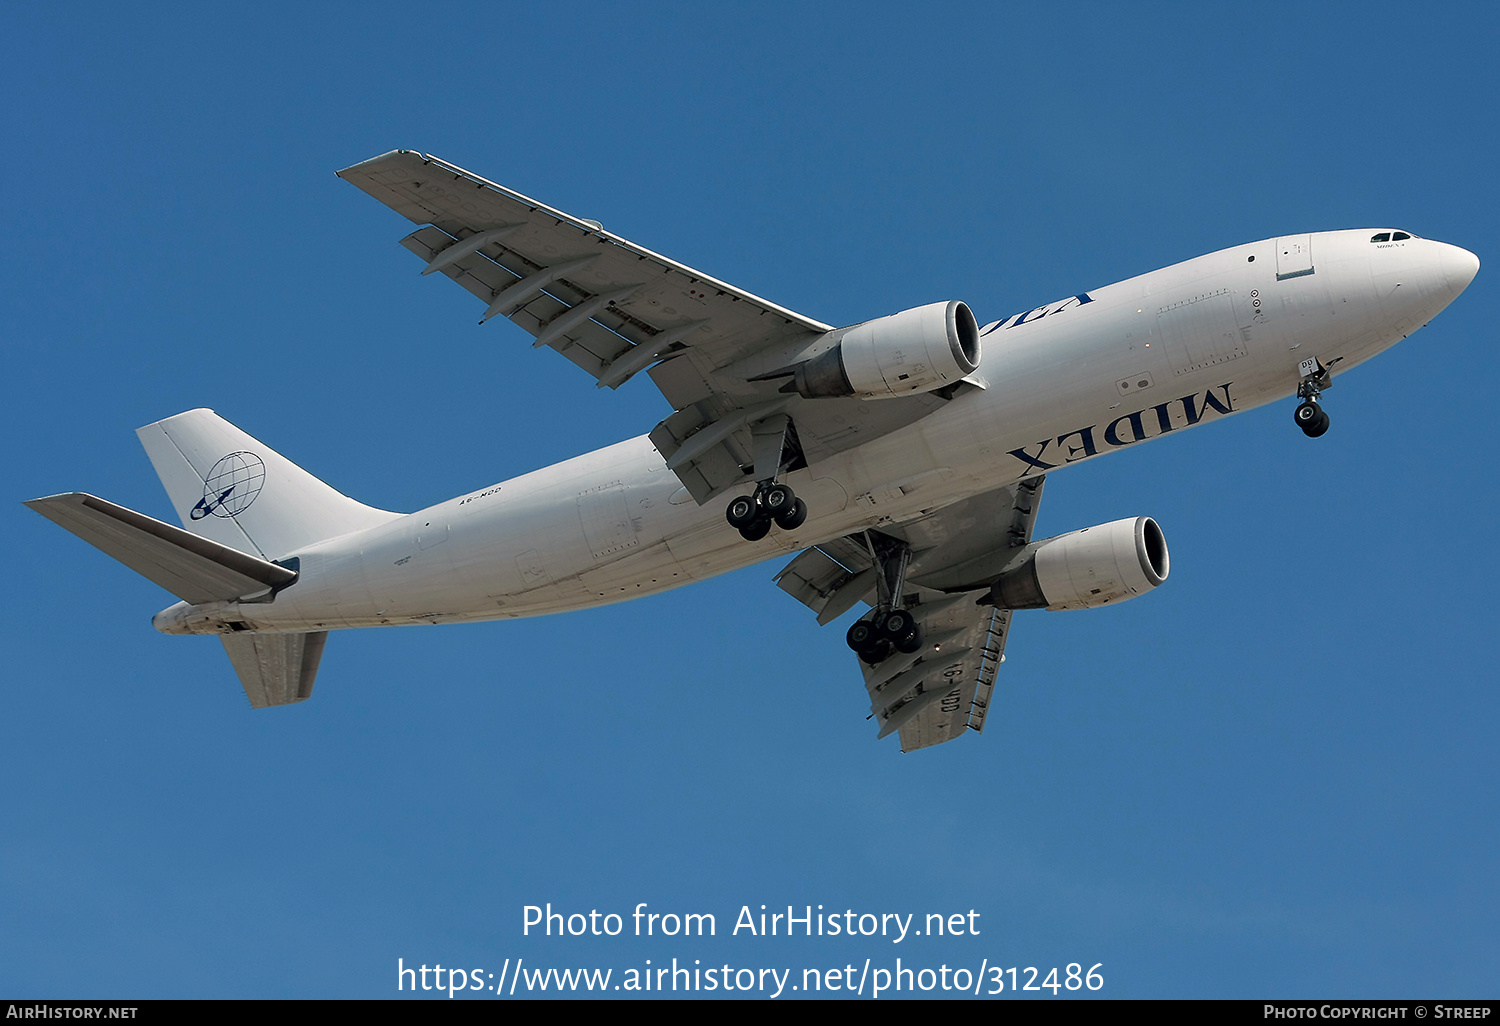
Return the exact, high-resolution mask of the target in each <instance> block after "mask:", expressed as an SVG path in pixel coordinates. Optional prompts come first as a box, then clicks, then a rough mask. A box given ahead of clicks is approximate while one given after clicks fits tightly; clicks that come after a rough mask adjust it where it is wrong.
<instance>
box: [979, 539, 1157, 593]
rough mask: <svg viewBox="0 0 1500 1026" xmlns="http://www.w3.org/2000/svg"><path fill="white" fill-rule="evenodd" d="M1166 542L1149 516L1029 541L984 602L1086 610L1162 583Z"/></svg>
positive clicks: (1002, 574) (1146, 590)
mask: <svg viewBox="0 0 1500 1026" xmlns="http://www.w3.org/2000/svg"><path fill="white" fill-rule="evenodd" d="M1170 568H1171V560H1170V559H1169V558H1168V556H1167V540H1166V538H1165V536H1163V534H1162V532H1161V528H1160V527H1158V526H1157V523H1156V521H1155V520H1152V519H1151V518H1150V517H1128V518H1126V519H1124V520H1116V521H1114V522H1113V523H1109V524H1101V525H1099V526H1098V527H1086V528H1084V529H1083V530H1082V531H1074V532H1072V533H1071V534H1060V535H1058V536H1057V537H1055V538H1047V539H1045V540H1044V541H1039V542H1032V543H1031V544H1030V545H1028V546H1026V548H1025V549H1023V550H1022V551H1021V555H1020V557H1019V559H1018V560H1017V561H1013V562H1012V563H1011V565H1010V566H1008V567H1006V569H1005V570H1004V571H1003V572H1002V573H1001V575H1000V578H999V579H998V580H997V581H995V584H994V587H993V588H992V589H991V590H990V594H989V601H991V602H993V603H994V604H995V605H997V606H1000V607H1002V608H1005V609H1041V608H1046V609H1091V608H1093V607H1095V606H1103V605H1107V604H1109V603H1111V602H1121V601H1124V600H1125V599H1129V598H1135V597H1136V596H1137V595H1142V594H1144V593H1146V592H1148V591H1150V590H1151V589H1152V588H1154V587H1156V586H1157V585H1158V584H1160V583H1162V582H1163V581H1165V580H1166V579H1167V572H1168V570H1169V569H1170Z"/></svg>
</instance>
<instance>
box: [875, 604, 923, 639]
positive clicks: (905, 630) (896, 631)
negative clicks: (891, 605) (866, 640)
mask: <svg viewBox="0 0 1500 1026" xmlns="http://www.w3.org/2000/svg"><path fill="white" fill-rule="evenodd" d="M916 629H917V618H916V617H914V616H912V615H911V614H910V613H908V612H907V611H906V610H904V609H893V610H891V611H890V612H889V613H887V614H886V616H885V622H884V623H882V624H881V625H880V634H881V637H883V638H885V639H886V640H888V641H890V642H891V643H892V644H896V645H900V644H901V642H902V641H904V640H905V639H906V638H907V637H908V636H910V635H911V633H912V632H913V631H915V630H916Z"/></svg>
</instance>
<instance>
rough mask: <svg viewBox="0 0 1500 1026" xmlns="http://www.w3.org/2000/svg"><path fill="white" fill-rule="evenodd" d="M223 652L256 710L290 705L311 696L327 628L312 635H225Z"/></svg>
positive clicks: (222, 639) (326, 636) (221, 637)
mask: <svg viewBox="0 0 1500 1026" xmlns="http://www.w3.org/2000/svg"><path fill="white" fill-rule="evenodd" d="M220 640H221V641H223V642H224V651H226V652H228V653H229V661H230V662H231V663H233V664H234V672H235V673H237V674H239V676H240V684H242V685H243V686H244V688H245V697H246V698H248V699H250V704H251V705H253V706H254V707H255V708H257V709H264V708H266V706H269V705H291V704H292V703H293V702H300V701H302V700H303V699H305V698H308V697H309V696H311V695H312V689H313V678H314V677H316V676H317V675H318V662H319V660H321V659H322V658H323V644H324V642H326V641H327V640H328V632H327V631H315V632H312V633H310V634H223V635H220Z"/></svg>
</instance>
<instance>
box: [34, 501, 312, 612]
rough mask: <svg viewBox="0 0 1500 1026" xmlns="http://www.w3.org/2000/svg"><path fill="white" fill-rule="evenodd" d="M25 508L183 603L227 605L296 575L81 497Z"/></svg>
mask: <svg viewBox="0 0 1500 1026" xmlns="http://www.w3.org/2000/svg"><path fill="white" fill-rule="evenodd" d="M26 505H28V506H30V507H31V508H32V509H34V510H36V511H37V512H38V513H40V514H41V515H42V516H44V517H46V518H47V519H48V520H50V521H52V522H53V523H55V524H57V525H58V526H59V527H63V528H66V529H67V530H69V531H72V532H73V533H74V534H76V535H78V537H80V538H82V539H83V540H84V541H86V542H88V543H89V544H90V545H92V546H94V547H95V548H97V549H99V550H101V551H102V552H104V553H105V554H106V555H109V556H113V557H114V558H115V559H118V560H119V561H120V562H121V563H124V564H125V565H126V566H128V567H130V569H132V570H134V571H135V572H136V573H138V574H141V575H142V576H143V577H146V578H148V579H150V580H152V581H154V582H155V583H157V584H159V585H161V586H162V587H163V588H165V589H167V590H168V591H170V592H171V593H172V594H173V595H176V596H177V597H178V598H180V599H183V600H184V601H187V602H191V603H194V604H198V603H201V602H214V601H221V600H222V601H229V600H233V599H239V598H248V597H251V596H255V595H260V594H264V593H266V592H268V591H270V590H271V589H272V588H278V587H285V586H286V585H288V584H290V583H291V582H293V581H295V580H296V579H297V573H296V571H294V570H289V569H287V568H286V567H284V566H280V565H278V564H276V563H270V562H267V561H266V560H264V559H261V558H260V557H258V556H251V555H248V554H246V553H244V552H240V551H239V550H238V549H232V548H230V547H229V546H227V545H221V544H219V543H218V542H216V541H210V540H209V539H207V538H204V537H201V536H199V535H196V534H193V533H191V532H189V531H184V530H183V529H182V528H180V527H173V526H172V525H171V524H166V523H163V522H162V521H160V520H156V519H154V518H152V517H148V516H146V515H145V514H144V513H137V512H135V510H132V509H126V508H125V507H124V506H117V505H115V504H114V503H113V502H109V501H107V500H105V499H101V498H99V497H97V496H94V495H88V494H86V493H84V492H68V493H67V494H65V495H49V496H48V497H46V498H45V499H32V500H31V501H30V502H28V503H27V504H26Z"/></svg>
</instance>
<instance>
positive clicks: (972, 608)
mask: <svg viewBox="0 0 1500 1026" xmlns="http://www.w3.org/2000/svg"><path fill="white" fill-rule="evenodd" d="M1042 484H1043V479H1042V478H1041V477H1034V478H1028V479H1027V480H1024V481H1020V482H1017V483H1016V484H1013V485H1007V486H1006V487H1004V488H998V489H995V490H994V491H991V492H985V493H983V494H980V495H975V496H972V497H971V498H968V499H965V500H963V501H962V502H957V503H954V504H953V505H951V506H947V507H945V508H943V509H941V510H938V511H937V512H935V513H931V514H929V515H927V516H925V517H922V518H920V519H917V520H914V521H910V522H908V523H905V524H901V525H898V526H895V527H882V528H881V532H882V533H883V534H886V535H888V536H890V537H892V538H895V539H897V540H899V541H903V542H905V543H907V544H908V545H909V546H910V548H911V551H912V562H911V566H910V568H909V569H908V571H907V577H906V581H907V587H906V588H905V594H904V595H903V596H902V598H903V605H904V607H905V608H906V609H907V610H909V611H910V612H911V613H912V615H913V616H914V617H915V618H916V619H917V622H918V623H920V624H921V625H922V634H923V646H922V648H921V649H920V650H919V651H917V652H913V653H910V654H902V653H896V654H893V655H891V656H890V657H889V658H887V659H885V660H884V661H882V662H881V663H879V664H878V665H876V666H869V665H867V664H866V663H864V662H863V661H861V662H860V669H861V670H862V671H863V672H864V678H865V689H866V690H867V691H868V692H869V694H870V711H871V715H872V716H873V717H874V718H875V719H876V720H877V721H878V722H879V724H880V734H879V736H880V737H885V736H887V735H888V734H891V733H894V732H897V731H899V732H900V735H901V750H902V751H903V752H910V751H914V750H916V749H918V748H926V747H929V746H931V745H936V744H941V743H942V742H944V741H951V740H953V739H954V738H955V737H957V736H958V735H960V734H962V733H963V732H964V730H965V729H973V730H977V731H983V730H984V724H985V719H986V717H987V716H988V714H989V709H990V700H991V697H992V695H993V693H994V687H995V676H996V673H997V672H998V670H999V668H1000V663H1002V662H1003V661H1004V659H1005V642H1006V638H1007V635H1008V634H1009V631H1010V621H1011V617H1012V616H1013V615H1014V614H1013V613H1012V611H1011V610H1009V609H998V608H996V607H994V606H992V605H990V604H989V603H988V601H987V599H988V594H989V589H990V585H991V584H992V583H993V581H994V579H995V577H996V576H998V575H999V573H1000V570H1001V569H1002V568H1003V567H1004V566H1005V564H1006V563H1007V562H1009V561H1010V559H1011V558H1012V557H1013V556H1014V555H1015V554H1016V552H1017V550H1019V549H1020V548H1022V547H1024V546H1025V545H1026V544H1027V543H1028V542H1029V541H1031V534H1032V529H1033V527H1034V525H1035V522H1036V509H1037V504H1038V503H1039V502H1040V500H1041V494H1042ZM870 550H871V546H870V543H869V540H868V539H866V538H865V537H864V536H863V535H850V536H849V537H846V538H840V539H837V540H835V541H833V542H831V543H828V544H825V545H820V546H817V547H816V548H811V549H807V550H806V551H804V552H803V553H801V554H800V555H799V556H797V558H796V559H794V560H792V562H791V563H789V564H787V566H786V567H785V568H784V569H783V570H782V571H781V573H780V574H778V575H777V578H776V581H777V583H778V584H779V585H780V586H781V588H782V589H783V590H784V591H786V592H788V593H789V594H791V595H792V596H793V597H794V598H796V599H798V601H800V602H802V603H803V604H804V605H806V606H808V608H810V609H812V610H813V611H814V612H816V613H817V614H818V622H819V623H828V622H830V621H832V620H834V619H836V618H837V617H838V616H840V615H842V614H843V613H845V612H847V611H848V610H849V609H852V608H853V607H854V606H855V605H856V604H858V603H860V602H864V603H867V604H870V605H873V604H874V602H875V596H876V578H877V573H878V571H877V569H876V567H875V560H874V557H873V556H872V555H871V551H870Z"/></svg>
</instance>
